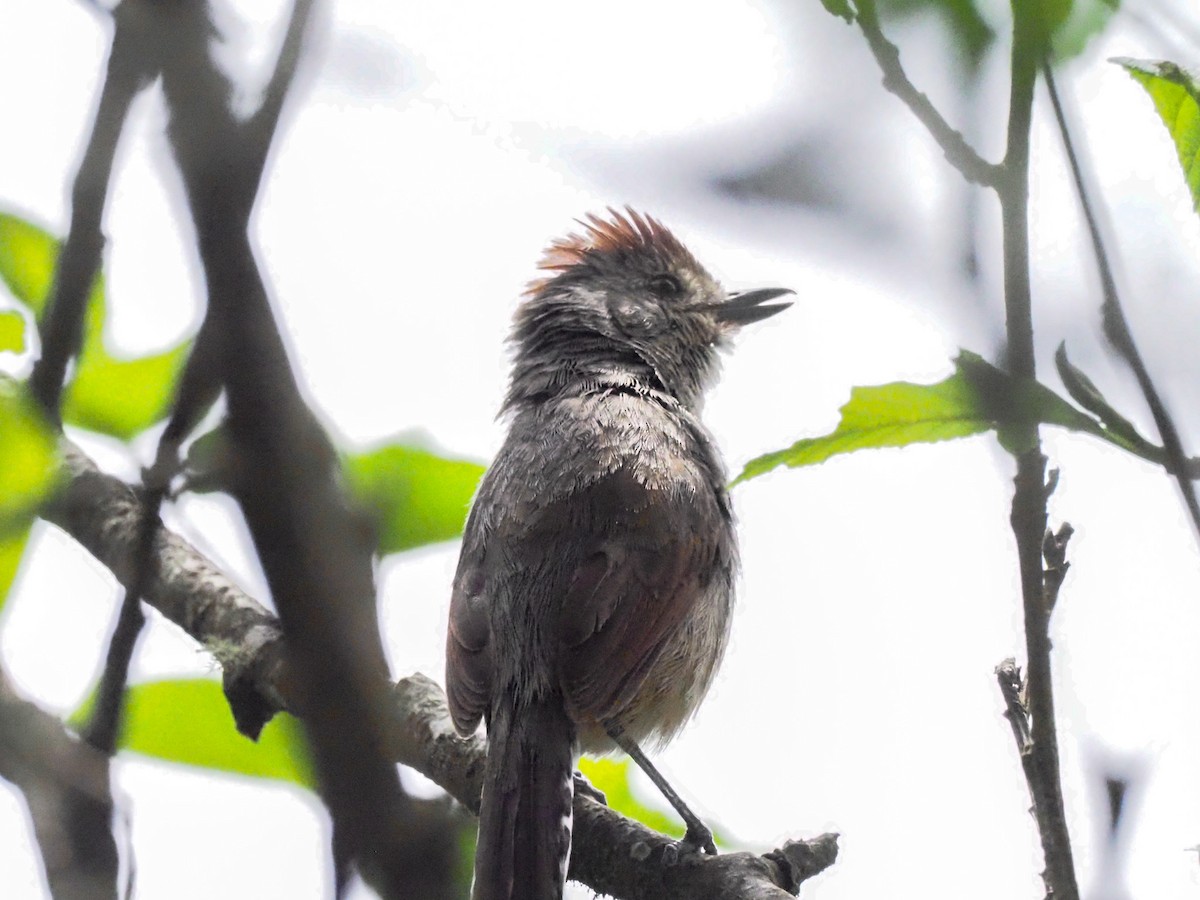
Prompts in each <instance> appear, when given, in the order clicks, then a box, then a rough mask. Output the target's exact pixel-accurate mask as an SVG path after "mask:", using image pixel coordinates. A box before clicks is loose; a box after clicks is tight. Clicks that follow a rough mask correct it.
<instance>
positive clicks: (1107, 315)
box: [1042, 63, 1200, 538]
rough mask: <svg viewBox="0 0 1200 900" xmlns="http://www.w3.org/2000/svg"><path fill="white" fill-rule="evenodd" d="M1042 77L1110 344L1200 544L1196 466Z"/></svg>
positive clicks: (1050, 84)
mask: <svg viewBox="0 0 1200 900" xmlns="http://www.w3.org/2000/svg"><path fill="white" fill-rule="evenodd" d="M1042 71H1043V73H1044V75H1045V78H1046V87H1047V89H1048V90H1049V92H1050V104H1051V106H1053V107H1054V119H1055V121H1056V122H1057V123H1058V133H1059V135H1060V136H1061V137H1062V142H1063V149H1064V150H1065V151H1066V154H1067V162H1068V164H1069V165H1070V167H1071V178H1072V179H1073V180H1074V182H1075V193H1076V195H1077V196H1078V197H1079V205H1080V207H1081V208H1082V209H1083V218H1084V221H1086V222H1087V227H1088V235H1089V236H1090V237H1091V240H1092V251H1093V253H1094V255H1095V257H1096V268H1097V269H1098V270H1099V272H1100V288H1101V290H1102V291H1103V293H1104V305H1103V307H1102V311H1103V316H1104V332H1105V334H1107V335H1108V339H1109V340H1110V341H1111V342H1112V345H1113V346H1114V347H1115V348H1116V350H1117V352H1118V353H1119V354H1120V355H1121V357H1122V358H1123V359H1124V360H1125V362H1126V363H1127V364H1128V365H1129V368H1130V369H1132V370H1133V374H1134V377H1136V378H1137V383H1138V386H1139V387H1140V388H1141V389H1142V395H1143V396H1144V397H1145V398H1146V405H1147V406H1149V407H1150V414H1151V415H1152V416H1153V417H1154V424H1155V427H1157V428H1158V434H1159V437H1160V438H1161V439H1162V443H1163V450H1164V451H1165V455H1166V459H1165V460H1164V465H1165V466H1166V467H1167V470H1168V471H1169V472H1170V473H1171V474H1172V475H1174V476H1175V481H1176V483H1177V484H1178V485H1179V491H1180V493H1182V494H1183V502H1184V505H1185V506H1186V507H1187V511H1188V515H1189V516H1190V517H1191V520H1192V527H1193V528H1194V529H1195V531H1196V536H1197V537H1198V538H1200V501H1197V498H1196V487H1195V485H1194V484H1192V477H1193V475H1192V474H1190V472H1189V470H1190V468H1191V463H1190V461H1189V460H1188V457H1187V453H1186V452H1185V451H1184V449H1183V442H1182V440H1181V439H1180V437H1179V429H1177V428H1176V427H1175V420H1174V419H1173V418H1172V417H1171V414H1170V413H1169V412H1168V411H1167V407H1166V404H1165V403H1164V402H1163V399H1162V397H1161V395H1160V394H1159V393H1158V389H1157V388H1156V387H1155V385H1154V381H1153V379H1151V378H1150V372H1149V370H1148V369H1147V368H1146V363H1145V361H1144V360H1143V359H1142V354H1141V353H1140V352H1139V351H1138V348H1137V344H1135V343H1134V340H1133V332H1132V331H1131V330H1130V328H1129V321H1128V320H1127V319H1126V318H1125V311H1124V309H1123V308H1122V306H1121V298H1120V296H1119V295H1118V293H1117V283H1116V279H1114V278H1113V273H1112V266H1111V265H1110V264H1109V259H1108V252H1107V250H1106V249H1105V247H1104V239H1103V237H1102V236H1101V234H1100V225H1099V222H1098V220H1097V216H1096V211H1095V207H1094V205H1093V203H1092V199H1091V196H1090V195H1089V194H1088V191H1087V185H1086V184H1085V182H1084V179H1083V168H1082V166H1080V164H1079V157H1078V155H1077V154H1076V152H1075V144H1074V142H1073V141H1072V140H1071V133H1070V129H1069V128H1068V127H1067V117H1066V114H1065V113H1064V112H1063V107H1062V102H1061V101H1060V100H1059V97H1058V89H1057V88H1056V87H1055V84H1054V75H1053V73H1052V72H1051V71H1050V66H1049V65H1048V64H1046V63H1043V64H1042Z"/></svg>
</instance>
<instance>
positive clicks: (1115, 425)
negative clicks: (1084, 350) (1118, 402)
mask: <svg viewBox="0 0 1200 900" xmlns="http://www.w3.org/2000/svg"><path fill="white" fill-rule="evenodd" d="M1054 364H1055V366H1056V367H1057V368H1058V374H1059V377H1060V378H1062V380H1063V384H1064V385H1065V386H1066V388H1067V393H1068V394H1070V395H1071V397H1072V398H1074V400H1075V402H1076V403H1078V404H1079V405H1080V406H1082V407H1083V408H1084V409H1086V410H1088V411H1089V412H1091V413H1093V414H1095V415H1096V417H1097V418H1099V419H1100V422H1101V424H1102V425H1104V427H1105V428H1106V429H1107V430H1108V431H1109V432H1111V434H1112V436H1113V438H1114V443H1115V442H1116V441H1125V442H1127V443H1128V444H1129V447H1128V448H1127V449H1131V450H1134V452H1137V454H1138V455H1139V456H1142V457H1144V458H1145V459H1155V460H1157V461H1159V462H1162V461H1164V460H1165V459H1166V453H1165V451H1164V450H1163V449H1162V448H1161V447H1158V446H1155V445H1154V444H1152V443H1151V442H1150V441H1148V440H1146V439H1145V438H1144V437H1142V435H1141V434H1140V433H1139V432H1138V430H1137V429H1136V428H1134V426H1133V423H1132V422H1130V421H1129V420H1128V419H1126V418H1125V417H1124V416H1123V415H1121V414H1120V413H1119V412H1117V411H1116V410H1115V409H1114V408H1113V406H1112V404H1110V403H1109V402H1108V400H1106V399H1105V398H1104V395H1103V394H1101V393H1100V389H1099V388H1097V387H1096V385H1095V384H1093V383H1092V379H1090V378H1088V377H1087V375H1085V374H1084V373H1083V371H1082V370H1081V369H1079V368H1077V367H1076V366H1075V365H1073V364H1072V363H1071V361H1070V360H1069V359H1067V345H1066V343H1062V344H1059V345H1058V351H1057V352H1056V353H1055V354H1054ZM1135 448H1136V449H1135Z"/></svg>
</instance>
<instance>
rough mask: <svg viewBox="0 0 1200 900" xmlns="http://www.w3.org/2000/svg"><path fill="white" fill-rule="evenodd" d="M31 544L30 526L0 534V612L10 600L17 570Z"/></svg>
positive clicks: (11, 529)
mask: <svg viewBox="0 0 1200 900" xmlns="http://www.w3.org/2000/svg"><path fill="white" fill-rule="evenodd" d="M28 542H29V525H25V526H24V527H18V528H10V529H9V530H8V531H7V532H5V533H3V534H0V610H3V609H4V603H5V601H6V600H8V594H9V591H11V590H12V586H13V582H14V581H16V580H17V569H19V568H20V566H21V558H22V557H23V556H24V555H25V545H26V544H27V543H28Z"/></svg>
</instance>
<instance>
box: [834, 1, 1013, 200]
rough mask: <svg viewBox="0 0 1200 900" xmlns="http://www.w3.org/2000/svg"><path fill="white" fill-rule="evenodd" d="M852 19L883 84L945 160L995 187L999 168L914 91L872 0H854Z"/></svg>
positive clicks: (1000, 173)
mask: <svg viewBox="0 0 1200 900" xmlns="http://www.w3.org/2000/svg"><path fill="white" fill-rule="evenodd" d="M855 5H856V6H857V15H856V16H855V20H856V21H857V22H858V26H859V28H860V29H862V33H863V36H864V37H866V39H867V44H868V45H869V46H870V48H871V53H872V54H874V56H875V60H876V62H878V63H879V68H880V69H881V70H882V71H883V86H884V87H885V88H886V89H887V90H888V91H889V92H891V93H892V94H894V95H896V96H897V97H898V98H899V99H900V100H901V101H902V102H903V103H904V105H905V106H907V107H908V108H909V109H910V110H912V112H913V114H914V115H915V116H916V117H917V118H918V119H919V120H920V122H921V124H922V125H924V126H925V130H926V131H928V132H929V134H930V136H931V137H932V138H933V139H934V140H935V141H936V142H937V144H938V146H939V147H941V148H942V153H944V154H945V156H946V160H947V161H948V162H949V163H950V165H952V166H954V168H956V169H958V171H959V172H961V173H962V176H963V177H964V178H966V179H967V180H968V181H971V182H974V183H975V184H980V185H984V186H987V187H995V186H996V185H997V184H998V183H999V182H1000V179H1001V177H1002V176H1003V169H1002V167H1001V166H998V165H996V164H995V163H990V162H988V161H987V160H985V159H984V158H983V157H982V156H980V155H979V153H978V152H976V150H975V148H974V147H972V146H971V145H970V144H968V143H967V141H966V139H965V138H964V137H963V136H962V134H960V133H959V132H958V131H956V130H955V129H954V128H952V127H951V126H950V123H949V122H947V121H946V120H945V118H944V117H943V116H942V114H941V113H940V112H938V109H937V107H936V106H934V105H933V103H932V102H930V100H929V98H928V97H927V96H925V94H923V93H922V92H921V91H918V90H917V89H916V87H915V86H914V85H913V83H912V82H911V81H909V79H908V75H907V74H906V73H905V71H904V67H903V66H902V65H901V64H900V51H899V50H898V49H897V47H896V45H895V44H893V43H891V42H890V41H889V40H888V39H887V38H885V37H884V36H883V31H882V30H881V29H880V27H879V14H878V12H877V11H876V8H875V0H856V4H855Z"/></svg>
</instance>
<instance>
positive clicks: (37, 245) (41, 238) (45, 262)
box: [0, 212, 59, 316]
mask: <svg viewBox="0 0 1200 900" xmlns="http://www.w3.org/2000/svg"><path fill="white" fill-rule="evenodd" d="M58 247H59V242H58V241H56V240H55V239H54V238H53V237H51V236H50V235H49V234H48V233H46V232H45V231H43V230H42V229H40V228H38V227H37V226H36V225H33V224H31V223H29V222H26V221H25V220H24V219H20V218H18V217H16V216H14V215H12V214H10V213H5V212H0V279H3V280H4V283H5V284H6V285H8V289H9V290H10V291H12V294H13V296H14V297H16V298H17V299H18V300H20V301H21V302H22V303H23V304H25V305H26V306H27V307H29V309H30V310H32V311H33V314H34V315H35V316H40V315H41V314H42V307H43V306H44V305H45V302H46V297H47V296H48V295H49V293H50V284H51V282H52V281H53V279H54V263H55V261H56V260H57V259H58Z"/></svg>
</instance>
